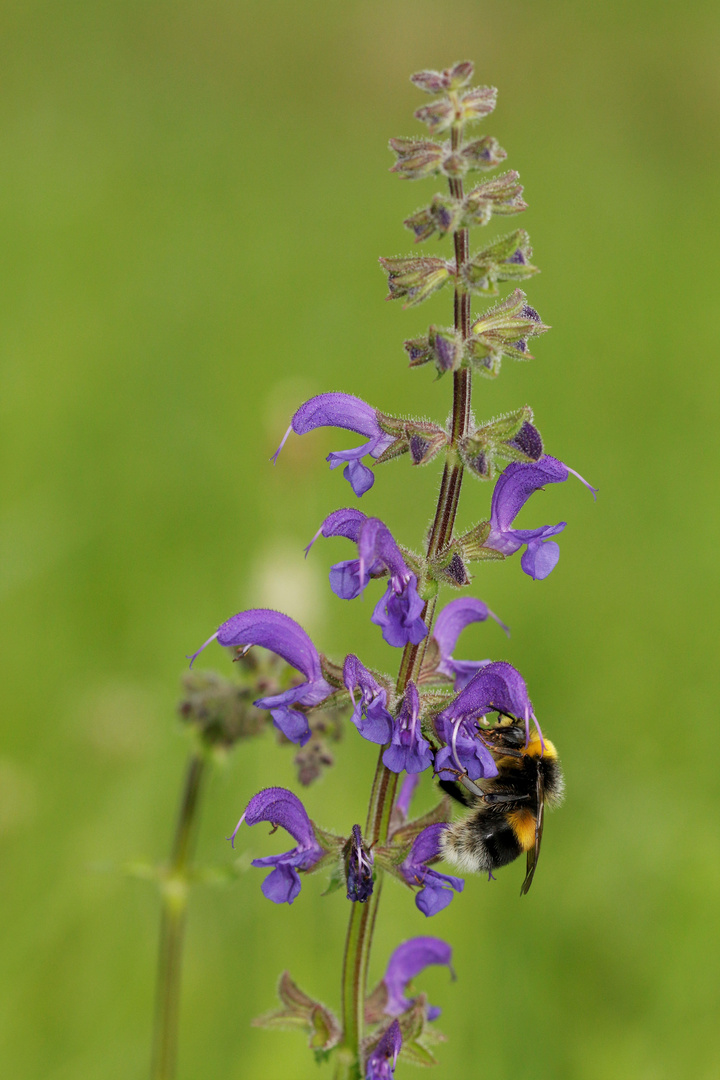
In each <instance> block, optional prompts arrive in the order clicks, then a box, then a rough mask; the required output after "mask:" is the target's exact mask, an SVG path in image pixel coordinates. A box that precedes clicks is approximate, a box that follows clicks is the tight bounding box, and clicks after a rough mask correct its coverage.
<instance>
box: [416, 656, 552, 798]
mask: <svg viewBox="0 0 720 1080" xmlns="http://www.w3.org/2000/svg"><path fill="white" fill-rule="evenodd" d="M495 711H500V712H503V713H508V714H509V715H511V716H516V717H519V718H521V719H524V720H525V730H526V733H527V737H528V738H529V735H530V720H531V719H532V720H534V721H535V723H536V724H537V720H536V719H535V714H534V712H533V707H532V702H531V701H530V698H529V697H528V692H527V687H526V685H525V680H524V679H523V677H522V675H521V674H520V672H519V671H517V669H516V668H514V667H513V666H512V664H508V663H507V662H506V661H504V660H499V661H496V662H495V663H492V664H487V665H486V666H485V667H484V668H481V670H480V671H479V672H478V673H477V675H475V676H474V677H473V678H472V679H471V680H470V682H469V683H468V684H467V686H466V687H465V688H464V689H463V690H461V691H460V693H459V694H458V696H457V697H456V698H455V699H454V700H453V701H451V702H450V704H449V705H448V706H447V708H446V709H443V710H442V712H440V713H438V715H437V716H436V717H435V730H436V731H437V733H438V735H439V737H440V738H441V739H442V741H443V742H444V743H445V746H444V747H443V748H442V749H441V750H440V751H439V752H438V753H437V755H436V757H435V772H436V775H438V776H439V777H440V778H441V779H442V780H452V779H457V777H458V774H460V773H464V774H465V775H467V776H468V777H469V779H470V780H478V779H480V777H489V776H497V772H498V770H497V765H496V764H495V760H494V758H493V756H492V754H491V753H490V751H489V750H488V748H487V746H486V745H485V743H484V742H483V740H482V732H479V731H478V727H477V723H476V721H477V720H478V718H479V717H481V716H485V715H486V714H487V713H490V712H495ZM538 730H539V729H538Z"/></svg>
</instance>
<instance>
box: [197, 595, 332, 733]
mask: <svg viewBox="0 0 720 1080" xmlns="http://www.w3.org/2000/svg"><path fill="white" fill-rule="evenodd" d="M215 639H217V641H218V642H219V644H220V645H227V646H230V647H240V648H243V649H248V648H250V646H251V645H262V646H263V647H264V648H266V649H269V650H270V651H271V652H274V653H277V655H278V656H282V658H283V660H286V661H287V662H288V664H290V666H291V667H294V668H297V670H298V671H301V672H302V673H303V675H305V677H306V679H307V682H303V683H300V685H299V686H292V687H290V689H289V690H284V691H283V692H282V693H281V694H275V695H273V696H271V697H264V698H258V700H257V701H255V702H253V704H254V705H256V706H257V707H258V709H268V710H269V711H270V714H271V715H272V718H273V723H274V724H275V727H276V728H278V729H279V730H280V731H282V733H283V735H285V736H286V737H287V738H288V739H290V741H291V742H294V743H299V744H300V746H304V745H305V743H306V742H307V741H308V739H309V738H310V727H309V725H308V722H307V717H306V716H305V715H304V713H301V712H298V710H297V709H293V708H292V706H293V705H303V706H305V707H306V708H307V707H310V706H313V705H319V704H320V702H321V701H324V700H325V698H327V697H328V696H329V695H330V694H331V693H332V692H333V690H332V687H331V686H330V685H329V684H328V683H327V682H326V681H325V679H324V678H323V676H322V669H321V666H320V656H319V654H318V651H317V649H316V648H315V646H314V645H313V643H312V641H311V640H310V638H309V637H308V635H307V634H306V633H305V631H304V630H303V628H302V627H301V626H299V625H298V624H297V623H296V622H295V620H294V619H291V618H290V616H289V615H283V614H282V612H280V611H271V610H270V609H268V608H251V610H250V611H241V612H240V613H239V614H238V615H233V617H232V618H231V619H228V620H227V622H224V623H223V624H222V626H221V627H220V628H219V629H218V630H217V631H216V632H215V633H214V634H213V635H212V637H209V638H208V639H207V641H206V642H205V644H204V645H201V646H200V648H199V649H198V650H197V652H195V653H193V655H192V656H191V657H188V659H189V660H190V666H191V667H192V665H193V662H194V661H195V658H196V657H197V656H199V655H200V653H201V652H202V651H203V649H204V648H205V647H206V646H207V645H209V644H210V642H211V641H215Z"/></svg>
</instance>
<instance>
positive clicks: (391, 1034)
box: [365, 1020, 402, 1080]
mask: <svg viewBox="0 0 720 1080" xmlns="http://www.w3.org/2000/svg"><path fill="white" fill-rule="evenodd" d="M401 1046H402V1034H401V1032H400V1025H399V1024H398V1022H397V1020H393V1022H392V1024H391V1025H390V1027H389V1028H388V1029H387V1031H385V1032H384V1033H383V1035H382V1038H381V1039H380V1041H379V1042H378V1043H377V1045H376V1046H375V1047H373V1049H372V1051H371V1052H370V1054H368V1059H367V1062H366V1064H365V1080H392V1077H393V1076H394V1075H395V1064H396V1062H397V1057H398V1054H399V1053H400V1047H401Z"/></svg>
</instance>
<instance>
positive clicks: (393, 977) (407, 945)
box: [382, 937, 455, 1020]
mask: <svg viewBox="0 0 720 1080" xmlns="http://www.w3.org/2000/svg"><path fill="white" fill-rule="evenodd" d="M431 964H442V965H444V966H445V967H447V968H448V969H449V970H450V974H451V975H452V977H453V978H455V972H454V971H453V967H452V948H451V947H450V946H449V945H448V943H447V942H446V941H443V940H442V939H441V938H436V937H414V938H410V940H409V941H404V942H403V943H402V945H398V947H397V949H395V951H394V953H393V954H392V956H391V957H390V959H389V961H388V966H387V969H386V971H385V975H384V976H383V980H382V981H383V983H384V984H385V988H386V990H387V1003H386V1004H385V1008H384V1012H385V1014H386V1015H387V1016H401V1015H402V1013H404V1012H405V1010H406V1009H409V1008H410V1006H411V1005H412V1003H413V1001H414V1000H415V999H414V998H408V997H406V996H405V991H406V990H407V988H408V985H409V983H410V981H411V980H412V979H414V978H415V976H416V975H419V974H420V972H421V971H424V970H425V968H426V967H430V965H431ZM441 1011H442V1010H441V1009H439V1008H438V1007H437V1006H436V1005H428V1007H427V1018H428V1020H437V1018H438V1016H440V1013H441Z"/></svg>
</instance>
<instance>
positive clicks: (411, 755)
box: [383, 682, 433, 773]
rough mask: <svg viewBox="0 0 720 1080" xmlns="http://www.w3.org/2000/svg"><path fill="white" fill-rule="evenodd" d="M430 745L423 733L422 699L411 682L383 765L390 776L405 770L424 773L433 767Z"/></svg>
mask: <svg viewBox="0 0 720 1080" xmlns="http://www.w3.org/2000/svg"><path fill="white" fill-rule="evenodd" d="M432 761H433V754H432V749H431V746H430V743H429V742H428V741H427V739H426V738H425V736H424V735H423V734H422V732H421V730H420V698H419V696H418V692H417V687H416V686H415V683H414V682H409V683H408V684H407V687H406V689H405V697H404V698H403V703H402V706H401V708H400V712H399V714H398V718H397V720H396V721H395V723H394V724H393V731H392V740H391V742H390V746H388V748H387V750H386V751H385V753H384V754H383V765H385V767H386V768H388V769H390V771H391V772H394V773H399V772H402V771H403V769H404V770H405V772H408V773H421V772H423V771H424V770H425V769H428V768H429V767H430V766H431V765H432Z"/></svg>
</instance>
